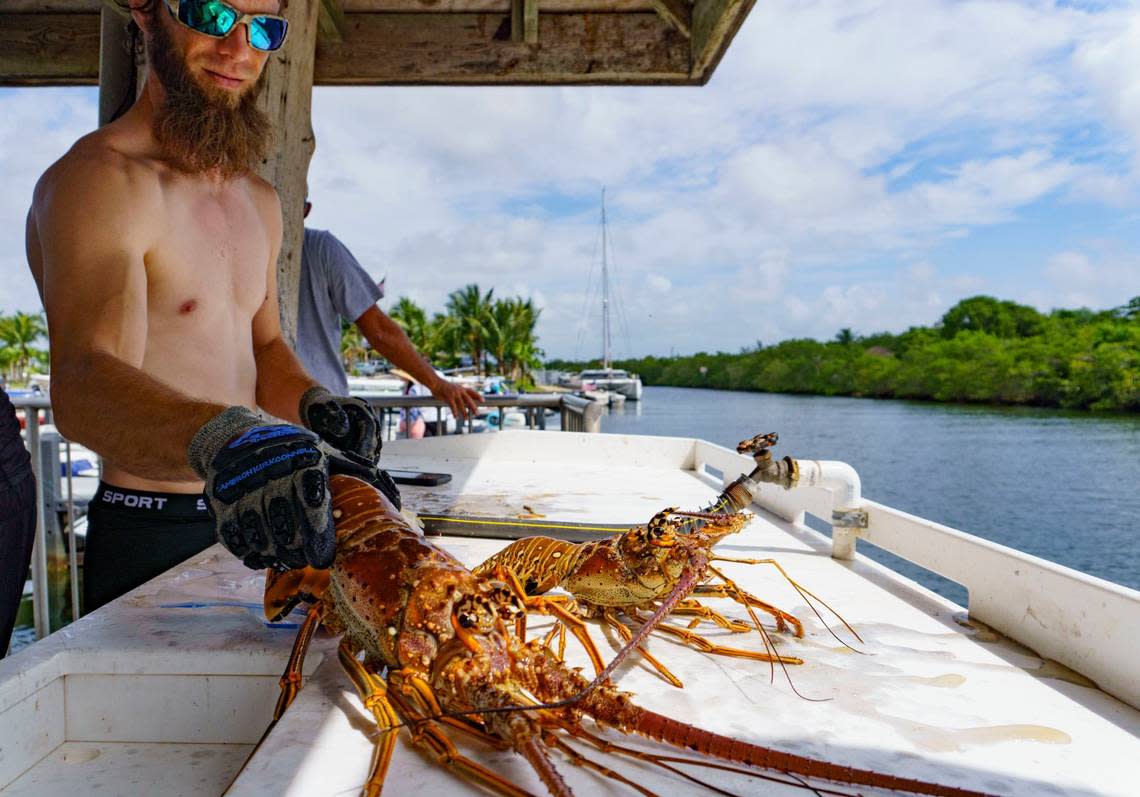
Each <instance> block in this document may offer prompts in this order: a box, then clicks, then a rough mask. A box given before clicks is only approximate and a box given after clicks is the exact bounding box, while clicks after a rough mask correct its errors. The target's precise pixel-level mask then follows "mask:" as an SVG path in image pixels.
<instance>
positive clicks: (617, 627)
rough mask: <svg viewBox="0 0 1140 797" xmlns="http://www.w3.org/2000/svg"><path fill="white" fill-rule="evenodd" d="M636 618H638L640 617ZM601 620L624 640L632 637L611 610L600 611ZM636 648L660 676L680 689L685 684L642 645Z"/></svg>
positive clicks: (631, 633)
mask: <svg viewBox="0 0 1140 797" xmlns="http://www.w3.org/2000/svg"><path fill="white" fill-rule="evenodd" d="M638 619H639V620H640V618H638ZM602 620H603V621H604V622H605V623H606V624H607V625H609V626H610V628H612V629H613V630H614V631H616V632H617V634H618V636H620V637H621V638H622V639H624V640H625V641H626V642H629V640H631V639H633V632H632V631H630V630H629V629H628V628H627V627H626V625H625V623H623V622H621V620H619V619H618V618H617V615H615V614H614V613H613V610H611V609H606V610H605V611H604V612H603V613H602ZM658 628H661V626H658ZM637 650H638V652H639V653H640V654H641V655H642V656H643V657H645V660H646V661H647V662H649V663H650V665H652V667H653V669H655V670H657V672H658V673H660V674H661V677H662V678H664V679H665V680H666V681H668V682H669V683H671V684H673V686H675V687H677V688H678V689H681V688H683V687H684V686H685V685H684V684H683V683H682V682H681V679H680V678H678V677H677V676H676V675H674V674H673V673H671V672H669V668H668V667H666V666H665V665H664V664H662V663H661V662H660V661H658V660H657V658H656V657H655V656H654V655H653V654H652V653H650V652H649V651H648V650H646V649H645V646H644V645H639V646H638V648H637Z"/></svg>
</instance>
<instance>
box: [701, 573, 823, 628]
mask: <svg viewBox="0 0 1140 797" xmlns="http://www.w3.org/2000/svg"><path fill="white" fill-rule="evenodd" d="M693 594H694V595H700V596H701V597H703V598H727V599H729V600H734V601H736V602H737V603H740V604H742V605H745V606H751V607H753V608H755V609H759V610H760V611H762V612H764V613H765V614H770V615H772V617H773V618H774V619H775V620H776V630H777V631H787V630H788V625H789V624H791V626H792V628H793V629H794V630H795V635H796V636H797V637H803V635H804V626H803V623H801V622H800V621H799V619H798V618H797V617H796V616H795V615H792V614H789V613H788V612H785V611H784V610H783V609H779V608H777V607H775V606H773V605H772V604H770V603H768V602H767V601H763V600H760V598H757V597H756V596H755V595H753V594H752V593H750V592H745V591H744V590H743V589H741V588H740V587H739V586H737V585H736V582H734V581H728V580H726V582H725V583H724V584H701V585H700V586H699V587H697V588H696V589H695V590H693Z"/></svg>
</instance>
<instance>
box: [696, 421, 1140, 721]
mask: <svg viewBox="0 0 1140 797" xmlns="http://www.w3.org/2000/svg"><path fill="white" fill-rule="evenodd" d="M694 459H695V469H696V470H697V471H698V472H701V471H703V472H706V473H708V472H710V469H714V470H715V471H716V473H711V475H713V476H715V477H716V478H723V479H724V480H725V481H726V483H727V482H728V481H731V480H732V479H734V478H736V476H737V475H738V474H740V473H742V472H744V473H747V472H748V471H750V470H751V468H752V467H753V461H752V460H751V459H750V458H749V457H745V456H742V455H740V454H736V453H734V452H732V451H729V450H728V449H726V448H721V447H720V446H715V445H712V444H711V443H706V442H704V441H697V443H696V446H695V452H694ZM798 462H799V465H800V474H801V476H800V481H799V485H798V486H797V487H794V488H793V489H791V490H783V489H782V488H780V487H778V486H775V485H769V484H765V485H762V487H761V489H760V493H759V495H758V497H757V499H756V501H755V503H756V505H757V506H759V507H761V508H762V509H765V510H767V511H769V512H771V513H773V514H774V515H776V516H778V517H780V518H782V519H784V520H786V521H788V522H791V523H795V524H797V525H803V523H804V515H805V513H806V514H810V515H812V516H814V517H816V518H819V519H821V520H823V521H824V522H825V523H828V524H830V525H831V527H832V556H834V557H836V558H839V559H850V558H852V557H853V556H854V555H855V541H856V539H861V540H865V541H866V542H869V543H871V544H872V545H875V546H876V547H878V548H882V549H883V550H885V551H889V552H890V553H892V554H894V555H896V556H899V557H901V558H903V559H906V560H907V561H909V562H912V563H914V564H916V565H918V566H919V567H923V568H926V569H927V570H930V571H932V572H934V573H937V574H938V575H940V576H943V577H944V578H947V579H950V580H951V581H953V582H955V583H957V584H960V585H962V586H963V587H965V589H966V591H967V593H968V595H969V598H968V611H969V615H970V617H971V619H974V620H978V621H981V622H982V623H985V624H986V625H988V626H990V627H991V628H993V629H995V630H997V631H999V632H1000V633H1002V634H1005V635H1006V636H1008V637H1010V638H1011V639H1013V640H1015V641H1017V642H1020V643H1021V644H1023V645H1025V646H1026V647H1029V648H1032V649H1033V650H1034V651H1036V652H1037V654H1038V655H1040V656H1042V657H1045V658H1049V659H1054V660H1056V661H1058V662H1060V663H1061V664H1064V665H1065V666H1066V667H1069V668H1071V669H1073V670H1075V671H1076V672H1078V673H1080V674H1082V675H1084V676H1086V677H1087V678H1090V679H1092V680H1093V681H1095V682H1096V683H1097V685H1098V686H1099V687H1100V688H1101V689H1103V690H1104V691H1105V692H1108V693H1109V694H1112V695H1114V696H1116V697H1118V698H1120V699H1121V700H1123V701H1124V702H1126V703H1128V704H1129V705H1132V706H1136V707H1140V678H1137V675H1136V673H1137V668H1136V662H1135V646H1136V640H1137V639H1140V592H1138V591H1136V590H1133V589H1129V588H1127V587H1122V586H1120V585H1119V584H1113V583H1112V582H1110V581H1105V580H1104V579H1100V578H1096V577H1095V576H1090V575H1088V574H1087V573H1082V572H1080V571H1078V570H1073V569H1072V568H1068V567H1064V566H1063V565H1059V564H1056V563H1054V562H1049V561H1047V560H1045V559H1041V558H1039V557H1036V556H1032V555H1031V554H1027V553H1023V552H1022V551H1018V550H1015V549H1013V548H1009V547H1006V546H1004V545H999V544H997V543H994V542H990V541H989V540H984V539H982V538H980V537H975V536H974V535H972V534H967V533H965V532H962V531H958V530H957V529H952V528H950V527H948V526H943V525H942V524H940V523H935V522H934V521H931V520H926V519H925V518H920V517H916V516H915V515H910V514H907V513H906V512H902V511H900V510H897V509H892V508H891V507H889V506H884V505H882V504H879V503H876V502H875V501H869V500H867V499H865V498H863V497H862V494H861V491H860V484H859V476H858V474H857V473H856V472H855V471H854V469H852V468H851V467H850V466H849V465H847V464H845V463H842V462H826V461H818V460H798Z"/></svg>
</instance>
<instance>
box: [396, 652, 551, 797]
mask: <svg viewBox="0 0 1140 797" xmlns="http://www.w3.org/2000/svg"><path fill="white" fill-rule="evenodd" d="M389 679H390V680H392V681H393V687H394V688H393V689H392V690H391V691H390V692H389V693H388V697H389V700H390V701H391V703H392V705H393V707H395V709H396V710H397V711H398V712H399V714H401V715H402V716H403V717H404V718H405V720H406V721H407V723H408V725H409V726H410V727H411V730H412V743H413V744H415V745H416V746H417V747H421V748H423V749H425V750H426V751H427V752H428V753H429V754H430V755H431V756H432V757H433V758H435V760H436V761H438V762H439V763H441V764H446V765H447V766H449V767H451V768H452V769H454V770H455V771H456V772H457V773H458V774H459V775H460V776H461V777H463V778H466V779H468V780H472V781H476V782H478V783H482V784H483V785H485V786H487V787H488V788H490V789H493V790H494V791H497V792H499V793H500V794H502V795H505V797H533V795H531V794H530V792H528V791H525V790H523V789H520V788H519V787H518V786H516V785H514V784H513V783H511V782H510V781H509V780H507V779H506V778H503V777H502V776H500V775H498V774H496V773H494V772H492V771H491V770H489V769H487V768H486V767H484V766H483V765H481V764H479V763H478V762H476V761H472V760H471V759H470V758H468V757H467V756H465V755H463V754H462V753H460V752H459V749H458V748H456V746H455V745H454V744H453V743H452V742H451V740H450V739H448V738H447V735H446V734H444V733H443V731H442V730H441V729H440V728H439V727H437V725H436V723H435V722H434V721H433V720H431V719H429V717H430V716H433V715H434V714H436V712H435V711H433V710H432V706H433V705H434V706H435V707H436V708H438V704H437V703H436V702H435V698H434V697H433V698H431V699H430V703H425V702H424V694H425V693H426V694H429V695H430V694H431V693H432V690H431V685H430V684H428V683H426V682H424V681H423V680H422V679H421V678H419V677H418V676H416V675H414V674H406V673H404V672H403V671H400V670H397V671H396V672H395V673H393V674H391V675H389ZM397 682H399V686H400V688H399V689H396V688H395V686H396V683H397Z"/></svg>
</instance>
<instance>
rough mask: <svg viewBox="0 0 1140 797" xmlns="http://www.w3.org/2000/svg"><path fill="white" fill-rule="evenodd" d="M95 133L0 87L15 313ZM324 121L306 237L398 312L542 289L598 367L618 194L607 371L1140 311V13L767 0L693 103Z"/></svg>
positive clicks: (374, 110)
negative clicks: (346, 261) (1061, 311)
mask: <svg viewBox="0 0 1140 797" xmlns="http://www.w3.org/2000/svg"><path fill="white" fill-rule="evenodd" d="M95 117H96V97H95V91H94V90H93V89H34V90H32V89H29V90H14V89H0V177H2V178H3V180H2V183H0V184H2V185H3V186H4V189H3V192H2V193H0V277H2V279H0V309H2V310H3V311H5V312H10V311H12V310H14V309H25V310H31V309H37V308H38V300H37V297H36V294H35V290H34V286H33V285H32V282H31V279H30V277H29V276H28V275H27V268H26V265H25V262H24V257H23V219H24V214H25V212H26V209H27V205H28V201H29V198H30V195H31V190H32V186H33V185H34V183H35V179H36V177H37V176H38V175H39V174H40V172H42V171H43V169H44V168H45V167H46V166H47V165H48V164H49V163H51V162H52V161H53V160H54V159H55V158H57V157H59V155H61V154H62V153H63V152H64V151H65V150H66V149H67V147H68V146H69V145H70V143H71V142H72V141H74V139H75V138H77V137H78V136H79V135H81V134H82V133H84V132H86V131H87V130H89V129H90V128H91V127H92V126H93V124H94V120H95ZM314 129H315V132H316V136H317V153H316V156H315V157H314V160H313V163H312V166H311V171H310V186H311V189H310V190H311V196H312V199H313V202H314V211H313V215H312V216H311V217H310V223H311V225H312V226H316V227H322V228H327V229H331V230H333V231H334V232H335V233H336V234H337V235H338V236H339V237H341V238H342V239H343V240H344V241H345V242H346V243H347V244H348V245H349V246H350V247H351V248H352V249H353V250H354V252H356V254H357V256H358V257H359V258H360V260H361V261H362V262H363V263H364V264H365V266H366V267H367V268H368V269H369V270H370V271H371V272H373V273H374V274H375V275H376V276H377V277H379V276H381V275H384V274H387V275H388V287H389V299H388V300H386V301H385V302H384V303H382V306H388V305H389V304H390V303H391V302H392V301H394V300H395V298H397V297H398V296H400V295H409V296H411V297H413V298H414V299H416V300H417V301H419V302H421V303H422V304H424V305H426V306H428V307H429V308H431V309H441V308H442V306H443V303H444V301H445V299H446V295H447V293H448V292H449V291H450V290H454V289H456V288H458V287H460V286H462V285H463V284H465V283H466V282H471V281H475V282H478V283H480V284H481V285H483V286H484V287H490V286H495V288H496V292H497V293H500V294H506V295H511V294H520V295H525V296H529V297H532V298H533V299H534V300H535V301H536V303H537V304H538V305H539V306H541V307H542V308H543V315H542V320H541V324H540V328H539V332H540V336H541V340H542V344H543V345H544V347H545V348H546V350H547V352H548V354H550V355H551V356H563V357H586V356H592V355H595V354H596V353H597V351H598V350H599V347H600V332H599V330H600V323H599V318H598V316H599V309H598V307H597V305H598V304H600V302H598V301H596V297H597V282H598V279H597V269H598V259H599V257H600V255H599V247H598V236H599V231H598V216H599V207H598V203H599V196H600V191H601V187H602V186H603V185H605V186H607V197H608V211H609V218H610V222H611V225H610V234H611V239H610V240H611V253H612V263H613V266H614V268H615V271H616V277H615V282H616V288H617V293H618V296H619V299H620V304H621V307H622V309H623V311H624V320H625V323H624V324H618V325H617V326H616V329H617V334H616V337H615V344H616V348H617V353H618V354H619V355H627V354H636V355H639V354H650V353H654V354H668V353H669V352H670V351H676V352H678V353H687V352H693V351H698V350H718V349H722V350H726V351H735V350H737V349H739V348H740V347H741V346H744V345H749V344H751V343H753V342H754V341H756V340H757V339H760V340H762V341H765V342H774V341H776V340H780V339H783V338H788V337H801V336H810V337H817V338H829V337H831V336H832V335H834V334H835V332H836V331H837V330H838V329H840V328H841V327H851V328H853V329H855V330H857V331H859V332H866V333H869V332H874V331H880V330H890V331H897V330H901V329H905V328H906V327H907V326H910V325H912V324H929V323H933V322H934V321H936V320H937V318H938V317H939V316H940V315H941V314H942V313H943V312H944V311H945V310H946V309H947V308H948V307H950V306H951V305H953V304H954V303H955V302H956V301H958V300H959V299H961V298H963V297H965V296H970V295H974V294H977V293H990V294H993V295H997V296H1000V297H1001V298H1006V299H1013V300H1016V301H1020V302H1025V303H1028V304H1032V305H1034V306H1037V307H1039V308H1041V309H1043V310H1048V309H1050V308H1052V307H1074V306H1082V305H1083V306H1090V307H1109V306H1115V305H1118V304H1121V303H1123V302H1125V301H1127V300H1128V299H1129V298H1130V297H1132V296H1136V295H1140V232H1138V225H1137V222H1138V221H1140V158H1138V145H1140V10H1138V9H1137V7H1136V6H1135V4H1128V3H1050V2H995V1H987V2H977V3H970V2H941V1H939V0H889V1H888V0H845V1H841V0H806V1H805V0H799V1H795V0H765V2H761V3H757V5H756V7H755V9H754V10H753V12H752V14H751V15H750V17H749V19H748V21H747V22H746V23H745V25H744V27H743V28H742V29H741V31H740V33H739V35H738V36H737V38H736V41H735V42H734V43H733V45H732V48H731V49H730V51H729V53H728V54H727V56H726V57H725V59H724V60H723V62H722V63H721V65H720V67H719V69H718V71H717V73H716V75H715V76H714V78H713V80H712V81H711V82H710V84H709V85H708V86H705V87H702V88H683V89H677V88H621V89H618V88H599V87H595V88H565V87H560V88H487V89H483V88H429V89H414V88H342V89H318V90H317V91H316V92H315V95H314ZM591 270H593V272H594V274H593V276H592V277H591V275H590V272H591ZM590 286H592V288H593V290H592V292H591V291H590V290H589V289H588V288H589V287H590ZM591 294H592V295H591ZM626 330H628V334H627V331H626Z"/></svg>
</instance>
